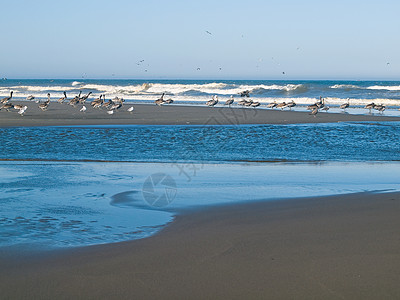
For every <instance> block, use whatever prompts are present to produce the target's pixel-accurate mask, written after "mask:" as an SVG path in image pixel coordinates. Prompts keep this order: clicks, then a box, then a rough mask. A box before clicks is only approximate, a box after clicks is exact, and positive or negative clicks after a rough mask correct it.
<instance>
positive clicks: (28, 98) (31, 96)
mask: <svg viewBox="0 0 400 300" xmlns="http://www.w3.org/2000/svg"><path fill="white" fill-rule="evenodd" d="M34 99H35V96H33V95H30V96H28V97H26V100H28V101H32V100H34Z"/></svg>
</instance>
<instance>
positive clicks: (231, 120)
mask: <svg viewBox="0 0 400 300" xmlns="http://www.w3.org/2000/svg"><path fill="white" fill-rule="evenodd" d="M13 104H22V105H27V106H28V109H27V111H26V113H25V115H24V116H23V117H21V116H20V115H18V113H17V111H16V110H14V109H12V110H10V112H7V111H6V110H4V109H3V110H1V111H0V127H9V126H58V125H102V124H104V125H113V124H115V125H117V124H121V125H124V124H144V125H151V124H157V125H174V124H181V125H185V124H192V125H205V124H210V125H211V124H212V125H215V124H232V125H238V124H292V123H328V122H345V121H399V120H400V118H398V117H385V116H372V115H351V114H346V113H325V112H321V113H319V114H318V115H317V116H316V117H314V116H312V115H310V114H309V112H299V111H280V110H267V109H254V108H228V107H223V106H217V107H205V106H193V105H192V106H180V105H175V104H172V105H164V106H161V107H160V106H156V105H151V104H134V105H133V106H134V108H135V111H134V112H132V113H130V112H128V111H127V108H128V107H130V106H132V105H129V104H125V105H124V106H123V107H122V108H121V109H120V110H118V111H117V112H116V113H115V114H113V115H108V114H107V113H106V110H105V109H93V108H92V107H91V106H90V105H89V104H87V105H85V106H86V107H87V111H86V112H84V113H83V112H80V111H79V109H80V108H81V105H78V106H77V107H76V108H74V107H72V106H70V105H67V104H59V103H50V106H49V108H48V110H47V111H44V112H43V111H41V110H40V109H39V108H38V104H36V103H32V102H26V101H23V102H22V101H13Z"/></svg>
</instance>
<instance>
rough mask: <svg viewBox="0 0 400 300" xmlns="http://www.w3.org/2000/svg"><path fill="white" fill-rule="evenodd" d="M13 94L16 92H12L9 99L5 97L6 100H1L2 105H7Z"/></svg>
mask: <svg viewBox="0 0 400 300" xmlns="http://www.w3.org/2000/svg"><path fill="white" fill-rule="evenodd" d="M13 93H14V91H11V92H10V96H9V97H5V98H3V99H1V103H7V102H8V101H10V100H11V98H12V95H13Z"/></svg>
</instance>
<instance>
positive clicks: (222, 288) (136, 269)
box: [0, 193, 400, 299]
mask: <svg viewBox="0 0 400 300" xmlns="http://www.w3.org/2000/svg"><path fill="white" fill-rule="evenodd" d="M399 216H400V194H399V193H383V194H367V193H361V194H351V195H341V196H331V197H319V198H306V199H292V200H285V201H272V202H253V203H246V204H239V205H232V206H220V207H213V208H208V209H204V210H200V211H194V212H187V213H185V214H182V215H180V216H179V217H177V219H176V220H175V221H174V222H173V223H172V224H171V225H170V226H167V227H166V228H165V229H164V230H163V231H162V232H161V233H160V234H158V235H155V236H153V237H150V238H147V239H143V240H137V241H131V242H124V243H117V244H109V245H100V246H93V247H86V248H80V249H74V250H68V251H60V252H52V253H46V254H45V255H42V256H30V257H29V256H28V257H25V258H23V257H18V256H17V254H16V252H14V253H11V254H10V253H8V254H6V253H2V255H1V260H0V290H1V298H2V299H8V298H10V299H22V298H23V299H67V298H68V299H256V298H263V299H400V285H399V278H400V235H399V228H400V217H399Z"/></svg>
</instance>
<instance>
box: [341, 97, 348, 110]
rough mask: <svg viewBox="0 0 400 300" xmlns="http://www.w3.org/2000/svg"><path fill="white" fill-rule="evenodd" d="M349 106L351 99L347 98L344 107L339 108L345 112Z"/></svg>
mask: <svg viewBox="0 0 400 300" xmlns="http://www.w3.org/2000/svg"><path fill="white" fill-rule="evenodd" d="M349 106H350V98H347V103H343V104H342V105H340V106H339V108H340V109H343V110H345V109H346V108H348V107H349Z"/></svg>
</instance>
